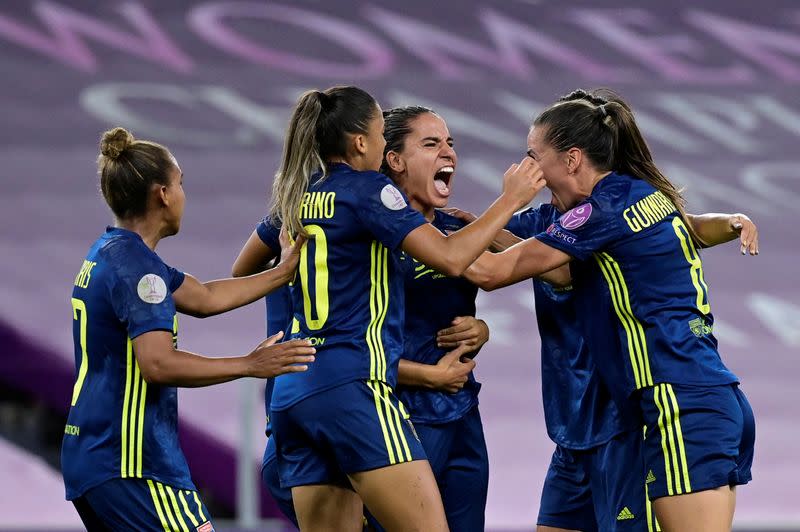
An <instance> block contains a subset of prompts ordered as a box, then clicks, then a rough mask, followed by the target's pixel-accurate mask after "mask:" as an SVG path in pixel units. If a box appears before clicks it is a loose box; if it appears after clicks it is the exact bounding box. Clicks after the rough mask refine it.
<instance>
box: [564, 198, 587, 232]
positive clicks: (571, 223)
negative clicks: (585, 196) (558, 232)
mask: <svg viewBox="0 0 800 532" xmlns="http://www.w3.org/2000/svg"><path fill="white" fill-rule="evenodd" d="M591 215H592V204H591V203H584V204H583V205H579V206H577V207H575V208H574V209H570V210H568V211H567V212H565V213H564V214H563V215H562V216H561V218H559V219H558V222H559V223H560V224H561V227H563V228H564V229H577V228H578V227H580V226H582V225H583V224H585V223H586V222H587V221H588V220H589V217H590V216H591Z"/></svg>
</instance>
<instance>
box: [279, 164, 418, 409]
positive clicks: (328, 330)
mask: <svg viewBox="0 0 800 532" xmlns="http://www.w3.org/2000/svg"><path fill="white" fill-rule="evenodd" d="M311 183H312V184H311V186H310V187H309V189H308V192H306V193H305V196H304V199H303V201H302V203H301V206H300V218H301V220H302V223H303V226H304V227H305V230H306V231H307V232H308V233H309V235H310V238H309V240H308V242H307V243H306V244H304V245H303V248H302V250H301V255H300V264H299V266H298V273H297V276H296V277H295V281H294V283H293V284H292V286H291V294H292V313H293V317H294V319H293V321H292V326H291V334H290V338H292V339H294V338H308V339H310V340H311V342H312V344H313V345H314V346H315V347H316V349H317V353H316V360H315V362H314V363H313V364H310V365H309V369H308V371H304V372H301V373H289V374H286V375H282V376H281V377H280V378H279V379H276V380H275V389H274V391H273V395H272V405H271V408H272V410H278V409H285V408H288V407H290V406H292V405H293V404H295V403H296V402H298V401H300V400H302V399H303V398H305V397H308V396H310V395H312V394H315V393H319V392H322V391H324V390H327V389H330V388H333V387H335V386H338V385H340V384H344V383H346V382H351V381H354V380H372V381H381V382H385V383H387V384H388V385H389V386H392V387H394V385H395V383H396V381H397V364H398V362H399V360H400V356H401V355H402V353H403V313H404V312H405V308H404V294H403V275H402V271H401V270H400V269H399V268H400V265H399V257H400V251H399V246H400V244H401V243H402V241H403V239H405V237H406V236H407V235H408V233H410V232H411V231H412V230H414V229H416V228H417V227H419V226H421V225H424V224H425V223H427V222H426V221H425V218H424V217H423V216H422V215H421V214H420V213H419V212H418V211H416V210H414V209H412V208H411V207H409V206H408V203H407V201H406V198H405V196H404V195H403V193H402V192H400V191H399V190H398V189H397V188H396V187H395V186H394V184H393V183H392V182H391V181H390V180H389V178H388V177H386V176H384V175H383V174H380V173H378V172H371V171H367V172H360V171H356V170H353V169H352V168H350V167H349V166H347V165H345V164H333V165H331V167H330V173H329V175H328V176H327V177H325V178H324V179H320V176H314V177H312V180H311Z"/></svg>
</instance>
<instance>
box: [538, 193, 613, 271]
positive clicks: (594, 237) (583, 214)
mask: <svg viewBox="0 0 800 532" xmlns="http://www.w3.org/2000/svg"><path fill="white" fill-rule="evenodd" d="M603 203H604V204H608V202H603ZM599 205H600V204H599V202H598V201H596V200H595V199H594V198H592V197H590V198H588V199H587V200H586V201H584V202H583V203H581V204H580V205H578V206H577V207H574V208H573V209H570V210H569V211H567V212H565V213H564V214H563V215H561V217H560V218H559V219H558V220H556V221H555V222H554V223H552V224H550V226H549V227H548V228H547V229H546V230H545V231H543V232H541V233H539V234H538V235H536V239H537V240H539V241H541V242H543V243H544V244H547V245H548V246H550V247H554V248H556V249H559V250H561V251H563V252H564V253H566V254H568V255H571V256H572V257H575V258H576V259H578V260H586V259H588V258H590V257H591V256H592V253H594V252H596V251H599V250H601V249H604V248H606V247H607V246H608V245H609V244H611V243H612V242H613V241H615V240H617V239H618V238H619V237H620V236H622V234H623V233H622V227H621V225H620V219H621V218H620V216H619V213H617V212H616V211H615V210H613V211H612V210H610V209H608V208H605V209H604V208H601V207H600V206H599Z"/></svg>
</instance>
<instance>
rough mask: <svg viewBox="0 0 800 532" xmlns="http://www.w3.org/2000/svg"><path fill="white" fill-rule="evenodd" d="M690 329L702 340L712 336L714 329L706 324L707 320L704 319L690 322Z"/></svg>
mask: <svg viewBox="0 0 800 532" xmlns="http://www.w3.org/2000/svg"><path fill="white" fill-rule="evenodd" d="M689 329H691V331H692V334H694V335H695V336H697V337H698V338H702V337H703V336H705V335H707V334H711V333H712V332H713V330H714V329H713V327H712V326H711V325H709V324H707V323H706V320H704V319H703V318H695V319H693V320H692V321H690V322H689Z"/></svg>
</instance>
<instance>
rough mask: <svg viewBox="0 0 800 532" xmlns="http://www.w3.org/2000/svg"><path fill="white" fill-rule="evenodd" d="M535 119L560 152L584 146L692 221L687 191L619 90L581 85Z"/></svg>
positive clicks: (605, 167)
mask: <svg viewBox="0 0 800 532" xmlns="http://www.w3.org/2000/svg"><path fill="white" fill-rule="evenodd" d="M533 124H534V125H535V126H542V127H545V128H546V133H545V140H546V142H547V143H548V144H550V145H551V146H552V147H553V148H554V149H556V150H557V151H560V152H561V151H566V150H568V149H570V148H573V147H575V148H580V149H581V150H583V152H584V155H585V156H586V157H587V158H588V159H589V160H590V161H591V163H592V164H593V165H594V166H595V167H596V168H597V169H598V170H601V171H611V170H613V171H615V172H619V173H622V174H626V175H629V176H631V177H634V178H638V179H643V180H644V181H647V182H648V183H649V184H650V185H652V186H653V187H654V188H656V189H657V190H659V191H661V193H662V194H664V195H665V196H667V197H668V198H669V199H670V200H671V201H672V203H673V204H674V205H675V208H676V209H677V210H678V213H679V214H680V216H681V218H683V219H684V221H685V220H686V210H685V206H686V202H685V200H684V199H683V196H682V195H681V190H680V189H678V188H677V187H676V186H675V185H674V184H673V183H672V182H671V181H670V180H669V179H668V178H667V177H666V176H665V175H664V174H663V173H661V170H659V169H658V167H657V166H656V164H655V162H654V161H653V155H652V153H651V152H650V148H649V147H648V145H647V142H646V141H645V140H644V137H643V136H642V133H641V131H640V130H639V126H638V125H637V123H636V119H635V118H634V116H633V111H632V110H631V107H630V106H629V105H628V104H627V103H626V102H625V101H624V100H623V99H622V98H621V97H620V96H619V95H618V94H616V93H615V92H613V91H611V90H608V89H601V90H597V91H592V92H588V91H585V90H582V89H578V90H576V91H573V92H571V93H569V94H567V95H566V96H563V97H562V98H560V99H559V101H558V102H557V103H555V104H553V105H552V106H550V107H549V108H548V109H546V110H545V111H544V112H543V113H542V114H540V115H539V116H538V117H536V119H535V120H534V122H533ZM686 228H687V230H688V231H689V234H690V235H691V237H692V239H693V240H694V242H695V244H697V245H702V244H704V242H703V241H702V240H701V239H700V238H699V237H698V236H697V233H696V232H695V231H694V229H693V228H692V226H691V224H688V223H687V224H686Z"/></svg>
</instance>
